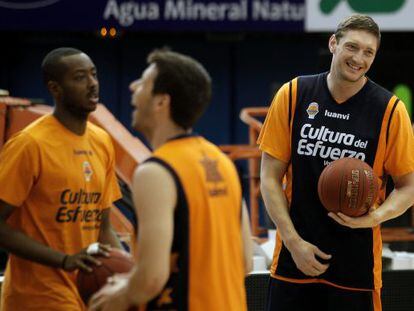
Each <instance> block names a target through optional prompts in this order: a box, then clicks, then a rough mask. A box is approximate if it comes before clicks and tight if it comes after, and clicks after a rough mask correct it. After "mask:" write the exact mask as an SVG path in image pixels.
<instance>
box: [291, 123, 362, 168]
mask: <svg viewBox="0 0 414 311" xmlns="http://www.w3.org/2000/svg"><path fill="white" fill-rule="evenodd" d="M300 137H301V139H300V140H299V143H298V149H297V153H298V154H299V155H305V156H312V157H319V158H321V159H324V160H325V159H326V161H324V163H329V161H334V160H338V159H340V158H344V157H351V158H357V159H360V160H362V161H364V160H365V153H364V152H360V151H355V150H352V149H349V148H352V147H354V148H360V149H366V148H367V146H368V140H365V141H363V140H361V139H356V137H355V135H353V134H348V133H342V132H336V131H333V130H330V129H329V128H327V127H325V126H322V127H320V128H314V127H312V125H311V124H309V123H306V124H304V125H303V126H302V128H301V130H300ZM325 143H329V144H331V145H332V144H335V145H338V146H337V147H336V146H327V145H326V144H325ZM344 146H346V148H343V147H344Z"/></svg>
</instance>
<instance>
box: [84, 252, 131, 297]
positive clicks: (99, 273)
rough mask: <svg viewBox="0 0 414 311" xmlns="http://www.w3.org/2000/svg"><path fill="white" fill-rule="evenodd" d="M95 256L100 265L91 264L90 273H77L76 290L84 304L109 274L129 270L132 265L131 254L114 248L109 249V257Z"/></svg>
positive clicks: (103, 283)
mask: <svg viewBox="0 0 414 311" xmlns="http://www.w3.org/2000/svg"><path fill="white" fill-rule="evenodd" d="M95 257H96V258H97V259H99V261H100V262H101V263H102V264H101V265H100V266H92V269H93V271H92V272H90V273H88V272H83V271H81V270H79V273H78V278H77V286H78V291H79V294H80V295H81V297H82V299H83V301H84V302H85V304H87V303H88V301H89V299H90V298H91V296H92V295H93V294H94V293H95V292H97V291H98V290H99V289H101V288H102V287H103V286H104V285H105V284H106V281H107V279H108V278H109V277H110V276H112V275H114V274H115V273H126V272H129V271H130V270H131V269H132V267H133V266H134V261H133V259H132V256H131V255H130V254H128V253H127V252H124V251H121V250H119V249H116V248H113V249H111V251H110V252H109V257H104V256H95Z"/></svg>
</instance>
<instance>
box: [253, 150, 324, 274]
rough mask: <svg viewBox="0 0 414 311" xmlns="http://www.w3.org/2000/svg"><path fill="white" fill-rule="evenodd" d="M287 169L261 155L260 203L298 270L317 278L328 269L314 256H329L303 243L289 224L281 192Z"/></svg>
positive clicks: (279, 162)
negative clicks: (263, 204)
mask: <svg viewBox="0 0 414 311" xmlns="http://www.w3.org/2000/svg"><path fill="white" fill-rule="evenodd" d="M287 167H288V165H287V164H286V163H284V162H282V161H280V160H278V159H275V158H273V157H272V156H270V155H268V154H267V153H265V152H263V154H262V166H261V171H260V180H261V182H260V189H261V192H262V196H263V200H264V202H265V205H266V209H267V212H268V213H269V215H270V218H271V219H272V220H273V222H274V223H275V224H276V227H277V230H278V231H279V233H280V236H281V237H282V239H283V242H284V244H285V246H286V248H287V249H288V250H289V252H290V253H291V255H292V258H293V260H294V261H295V264H296V266H297V268H298V269H299V270H301V271H302V272H303V273H304V274H306V275H310V276H316V275H320V274H322V273H324V272H325V271H326V269H328V267H329V265H327V264H321V263H320V262H319V261H318V260H317V258H316V256H319V257H321V258H323V259H330V258H331V256H330V255H328V254H326V253H324V252H322V251H321V250H320V249H319V248H317V247H316V246H315V245H312V244H310V243H308V242H306V241H305V240H303V239H302V238H301V237H300V236H299V234H298V232H297V231H296V229H295V227H294V225H293V223H292V219H291V218H290V215H289V207H288V202H287V199H286V196H285V193H284V192H283V176H284V175H285V173H286V171H287Z"/></svg>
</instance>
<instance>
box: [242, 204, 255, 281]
mask: <svg viewBox="0 0 414 311" xmlns="http://www.w3.org/2000/svg"><path fill="white" fill-rule="evenodd" d="M242 239H243V252H244V269H245V273H246V274H248V273H249V272H250V271H252V269H253V242H252V233H251V230H250V222H249V214H248V212H247V206H246V202H245V201H244V200H243V201H242Z"/></svg>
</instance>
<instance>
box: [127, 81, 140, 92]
mask: <svg viewBox="0 0 414 311" xmlns="http://www.w3.org/2000/svg"><path fill="white" fill-rule="evenodd" d="M138 82H139V80H134V81H132V82H131V83H130V84H129V90H130V91H131V92H132V93H133V92H135V89H136V88H137V85H138Z"/></svg>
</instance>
